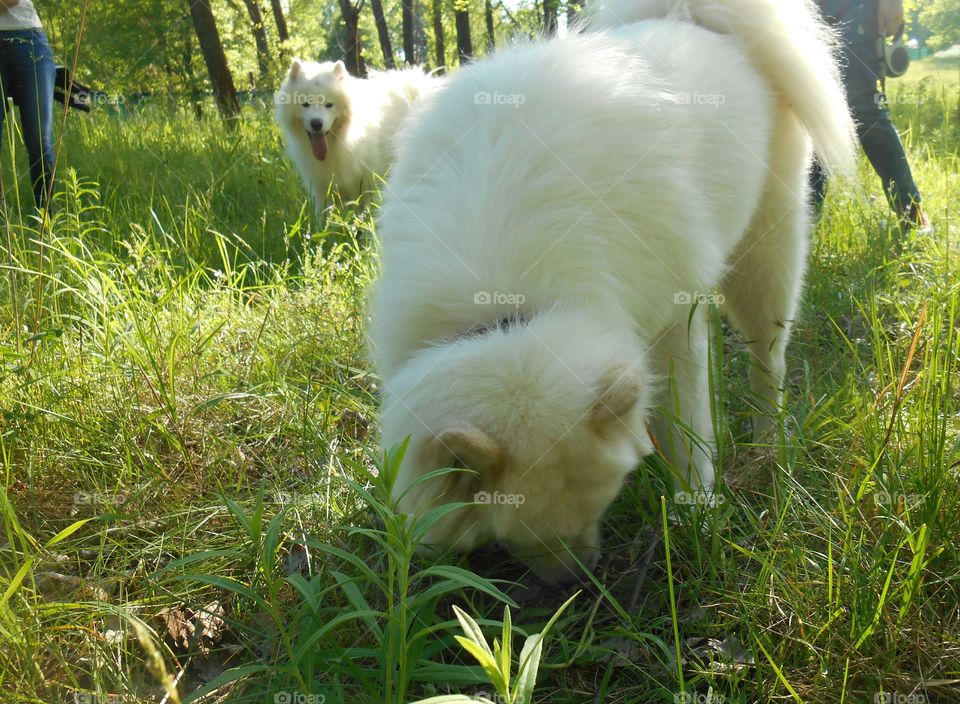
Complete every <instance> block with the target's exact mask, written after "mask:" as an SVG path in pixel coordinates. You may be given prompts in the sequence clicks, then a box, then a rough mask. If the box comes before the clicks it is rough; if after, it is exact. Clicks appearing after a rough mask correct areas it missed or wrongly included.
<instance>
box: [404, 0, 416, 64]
mask: <svg viewBox="0 0 960 704" xmlns="http://www.w3.org/2000/svg"><path fill="white" fill-rule="evenodd" d="M401 5H402V7H403V17H402V25H403V60H404V61H406V62H407V64H408V65H409V66H415V65H416V63H417V52H416V50H415V49H414V46H413V0H401Z"/></svg>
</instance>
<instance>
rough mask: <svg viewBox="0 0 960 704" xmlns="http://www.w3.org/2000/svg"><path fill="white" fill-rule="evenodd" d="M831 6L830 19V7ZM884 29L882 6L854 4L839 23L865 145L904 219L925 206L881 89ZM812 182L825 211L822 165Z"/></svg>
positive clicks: (853, 108)
mask: <svg viewBox="0 0 960 704" xmlns="http://www.w3.org/2000/svg"><path fill="white" fill-rule="evenodd" d="M826 4H827V8H826V12H827V18H828V20H829V19H830V14H829V13H830V8H829V3H826ZM834 4H836V3H834ZM841 4H846V5H849V3H841ZM878 27H879V20H878V18H877V8H876V3H870V2H864V3H853V4H852V6H850V7H849V8H848V10H847V12H845V13H844V15H843V17H842V18H840V19H839V29H840V64H841V66H840V67H841V71H842V72H843V83H844V88H846V91H847V102H848V103H849V105H850V112H851V114H852V115H853V119H854V120H855V121H856V123H857V137H859V139H860V145H861V146H862V147H863V151H864V153H865V154H866V155H867V159H869V160H870V165H871V166H873V170H874V171H876V172H877V175H878V176H879V177H880V182H881V183H882V185H883V192H884V193H885V194H886V196H887V201H889V203H890V207H891V208H893V210H894V211H896V213H897V214H898V215H904V214H905V213H906V212H907V211H908V210H909V209H910V207H911V205H913V204H916V203H919V202H920V191H919V190H918V189H917V184H916V183H915V182H914V180H913V173H912V172H911V171H910V164H909V162H908V161H907V155H906V154H905V153H904V150H903V144H902V143H901V142H900V135H898V134H897V129H896V127H894V126H893V122H892V121H891V120H890V111H889V110H888V109H887V106H886V104H885V102H884V99H885V96H884V94H883V93H882V92H880V89H879V88H878V83H880V80H881V78H882V77H883V75H884V70H883V61H882V59H881V58H880V57H879V55H878V53H877V38H878V36H879V34H880V31H879V29H878ZM811 181H812V186H813V198H814V204H815V205H816V206H817V207H819V206H820V204H821V203H822V202H823V198H824V195H825V192H826V178H825V176H824V174H823V170H822V169H821V168H820V165H819V164H814V170H813V174H812V178H811Z"/></svg>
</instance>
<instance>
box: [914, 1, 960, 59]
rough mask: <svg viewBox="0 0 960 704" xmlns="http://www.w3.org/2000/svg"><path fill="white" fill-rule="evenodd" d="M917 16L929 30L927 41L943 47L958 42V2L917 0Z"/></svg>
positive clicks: (959, 33)
mask: <svg viewBox="0 0 960 704" xmlns="http://www.w3.org/2000/svg"><path fill="white" fill-rule="evenodd" d="M917 7H918V9H919V18H920V21H921V22H922V23H923V25H924V27H926V28H927V29H928V30H929V31H930V33H931V34H930V37H929V38H928V39H927V43H928V44H929V45H930V46H931V47H933V48H934V49H943V48H946V47H948V46H952V45H954V44H957V43H960V3H957V2H955V0H918V2H917Z"/></svg>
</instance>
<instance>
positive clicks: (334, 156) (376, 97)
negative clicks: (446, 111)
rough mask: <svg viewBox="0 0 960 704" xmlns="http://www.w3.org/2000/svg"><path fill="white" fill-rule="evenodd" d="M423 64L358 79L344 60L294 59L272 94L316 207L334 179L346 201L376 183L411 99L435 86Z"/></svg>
mask: <svg viewBox="0 0 960 704" xmlns="http://www.w3.org/2000/svg"><path fill="white" fill-rule="evenodd" d="M437 82H438V79H435V78H431V77H430V76H427V75H426V74H424V73H423V71H421V70H420V69H405V70H401V71H383V72H377V71H374V72H371V73H370V76H369V78H364V79H360V78H354V77H353V76H350V75H349V74H348V73H347V69H346V67H345V66H344V64H343V62H342V61H336V62H326V63H314V62H309V61H301V60H300V59H294V60H293V63H292V64H291V65H290V69H289V71H287V75H286V78H284V80H283V83H282V84H281V85H280V89H279V90H278V91H277V93H276V96H275V98H274V102H275V104H276V117H277V122H279V123H280V126H281V128H282V129H283V136H284V140H285V142H286V147H287V154H288V155H289V156H290V159H291V160H292V161H293V163H294V165H295V166H296V168H297V171H298V172H299V173H300V177H301V178H302V179H303V183H304V186H306V188H307V191H309V192H310V194H311V195H312V196H313V199H314V202H315V203H316V204H317V207H318V208H319V207H320V205H321V204H322V203H323V201H324V200H325V199H326V197H327V191H328V189H329V187H330V183H331V181H332V182H333V183H334V184H335V185H336V186H337V187H338V188H339V190H340V195H341V196H342V197H343V199H344V200H353V199H355V198H357V197H359V196H360V195H361V194H362V193H363V191H364V190H367V189H370V188H375V187H376V186H377V183H376V179H375V177H376V176H382V175H383V174H385V173H386V171H387V168H388V167H389V166H390V163H391V161H392V160H393V140H394V138H395V136H396V134H397V131H398V130H399V128H400V126H401V124H402V123H403V121H404V120H405V119H406V117H407V115H408V114H409V112H410V108H411V106H412V105H413V103H414V101H415V100H417V98H419V97H420V96H421V95H423V94H424V93H426V92H428V91H429V90H431V89H432V88H433V86H435V85H436V84H437Z"/></svg>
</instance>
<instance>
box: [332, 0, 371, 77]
mask: <svg viewBox="0 0 960 704" xmlns="http://www.w3.org/2000/svg"><path fill="white" fill-rule="evenodd" d="M338 2H339V3H340V12H341V13H342V14H343V23H344V24H345V25H346V27H347V31H346V38H345V39H344V45H343V47H342V48H343V62H344V63H345V64H346V65H347V71H349V72H350V75H351V76H357V77H358V78H363V77H364V76H366V75H367V67H366V64H365V63H364V61H363V52H362V50H361V47H360V5H354V4H353V3H352V2H350V0H338ZM360 2H361V4H362V3H363V0H360Z"/></svg>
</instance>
